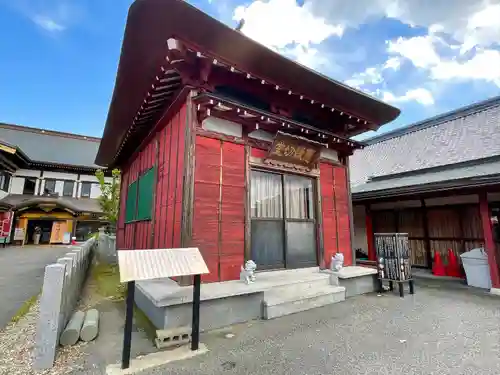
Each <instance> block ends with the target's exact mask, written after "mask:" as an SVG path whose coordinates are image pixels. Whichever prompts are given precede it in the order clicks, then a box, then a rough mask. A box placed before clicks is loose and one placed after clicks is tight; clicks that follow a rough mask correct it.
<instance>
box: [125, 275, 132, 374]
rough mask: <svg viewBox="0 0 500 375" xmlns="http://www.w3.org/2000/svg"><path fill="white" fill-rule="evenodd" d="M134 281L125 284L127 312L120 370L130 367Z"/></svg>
mask: <svg viewBox="0 0 500 375" xmlns="http://www.w3.org/2000/svg"><path fill="white" fill-rule="evenodd" d="M134 294H135V281H129V282H128V283H127V311H126V315H125V328H124V329H123V350H122V369H126V368H129V366H130V349H131V346H132V321H133V318H134Z"/></svg>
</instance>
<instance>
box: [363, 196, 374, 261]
mask: <svg viewBox="0 0 500 375" xmlns="http://www.w3.org/2000/svg"><path fill="white" fill-rule="evenodd" d="M365 217H366V222H365V227H366V243H367V247H368V259H369V260H377V254H375V244H374V243H373V218H372V212H371V210H370V206H369V205H366V206H365Z"/></svg>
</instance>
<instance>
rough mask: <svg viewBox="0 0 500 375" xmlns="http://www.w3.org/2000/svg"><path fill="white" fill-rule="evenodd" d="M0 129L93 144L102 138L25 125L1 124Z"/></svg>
mask: <svg viewBox="0 0 500 375" xmlns="http://www.w3.org/2000/svg"><path fill="white" fill-rule="evenodd" d="M0 128H4V129H11V130H16V131H24V132H30V133H36V134H43V135H53V136H59V137H64V138H73V139H78V140H82V141H91V142H100V141H101V138H98V137H93V136H89V135H81V134H75V133H68V132H61V131H57V130H50V129H43V128H34V127H31V126H24V125H17V124H7V123H1V122H0Z"/></svg>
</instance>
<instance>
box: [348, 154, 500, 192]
mask: <svg viewBox="0 0 500 375" xmlns="http://www.w3.org/2000/svg"><path fill="white" fill-rule="evenodd" d="M494 159H495V160H490V159H488V160H481V161H477V162H475V163H459V164H454V165H452V166H448V167H447V168H431V169H430V170H429V169H426V170H425V171H421V172H420V173H418V172H416V173H404V174H401V175H398V176H393V177H379V178H374V179H373V180H372V181H370V182H368V183H365V184H360V185H356V186H353V187H352V194H357V195H359V194H362V193H368V192H382V191H386V190H391V189H392V190H396V189H401V188H408V187H410V186H411V187H415V188H423V187H424V186H426V185H428V186H430V185H435V184H437V183H442V182H446V183H447V185H449V186H450V187H457V185H460V184H461V183H463V182H465V181H466V182H467V183H468V184H473V183H476V182H477V183H486V182H487V180H486V179H485V178H486V177H487V176H489V177H491V176H495V177H498V176H500V159H498V158H494ZM495 181H496V179H495Z"/></svg>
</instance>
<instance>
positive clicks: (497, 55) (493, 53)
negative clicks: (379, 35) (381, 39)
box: [387, 34, 500, 87]
mask: <svg viewBox="0 0 500 375" xmlns="http://www.w3.org/2000/svg"><path fill="white" fill-rule="evenodd" d="M459 49H460V48H458V46H457V45H450V44H447V43H445V42H444V41H443V39H441V38H440V37H437V36H435V35H433V34H429V35H426V36H418V37H413V38H401V37H400V38H398V39H397V40H396V41H394V42H388V47H387V51H388V53H389V54H392V55H396V56H397V57H400V58H403V59H407V60H408V61H410V62H411V63H412V64H413V65H414V66H415V67H417V68H421V69H424V70H425V71H428V73H429V77H430V78H431V79H435V80H457V79H458V80H462V81H463V80H483V81H486V82H490V83H493V84H496V85H497V86H499V87H500V51H499V50H496V49H482V48H479V47H476V48H475V49H474V51H471V52H470V53H469V54H468V55H467V57H465V56H464V55H463V54H462V53H463V51H459ZM438 50H441V51H442V53H438ZM391 58H392V57H391ZM391 58H390V59H391ZM390 59H389V60H390ZM389 60H388V61H389Z"/></svg>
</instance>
